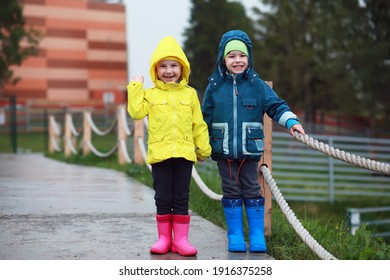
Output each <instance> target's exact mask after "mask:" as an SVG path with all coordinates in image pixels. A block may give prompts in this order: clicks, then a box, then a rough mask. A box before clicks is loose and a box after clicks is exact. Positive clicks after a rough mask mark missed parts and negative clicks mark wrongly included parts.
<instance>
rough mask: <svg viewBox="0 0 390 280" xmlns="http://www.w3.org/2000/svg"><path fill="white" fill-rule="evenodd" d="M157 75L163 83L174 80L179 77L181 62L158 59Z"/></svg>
mask: <svg viewBox="0 0 390 280" xmlns="http://www.w3.org/2000/svg"><path fill="white" fill-rule="evenodd" d="M156 68H157V69H156V70H157V77H158V79H159V80H161V81H163V82H164V83H172V82H176V81H178V80H179V79H180V77H181V69H182V66H181V64H180V63H179V62H178V61H176V60H160V61H159V62H158V63H157V66H156Z"/></svg>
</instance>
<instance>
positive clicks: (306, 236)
mask: <svg viewBox="0 0 390 280" xmlns="http://www.w3.org/2000/svg"><path fill="white" fill-rule="evenodd" d="M260 170H261V172H262V173H263V176H264V179H265V181H266V182H267V184H268V186H269V188H270V190H271V192H272V195H273V196H274V198H275V200H276V202H277V203H278V204H279V207H280V209H281V210H282V212H283V213H284V215H285V216H286V218H287V220H288V222H289V223H290V224H291V225H292V227H293V229H294V230H295V232H296V233H297V234H298V235H299V236H300V237H301V239H302V240H303V241H304V242H305V243H306V244H307V245H308V246H309V247H310V248H311V249H312V251H313V252H314V253H316V254H317V256H318V257H320V258H321V259H323V260H337V259H336V258H335V257H334V256H333V255H332V254H330V253H329V252H328V251H326V250H325V249H324V248H323V247H322V246H321V245H320V244H319V243H318V242H317V241H316V240H315V239H314V238H313V237H312V236H311V235H310V233H309V232H308V231H307V230H306V229H305V228H304V227H303V226H302V224H301V222H300V221H299V220H298V219H297V218H296V216H295V214H294V212H293V211H292V210H291V209H290V207H289V206H288V203H287V202H286V200H285V199H284V198H283V195H282V194H281V192H280V191H279V189H278V187H277V185H276V182H275V180H274V179H273V178H272V176H271V172H270V171H269V169H268V167H267V166H265V165H262V166H261V167H260Z"/></svg>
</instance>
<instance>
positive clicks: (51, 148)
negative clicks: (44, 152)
mask: <svg viewBox="0 0 390 280" xmlns="http://www.w3.org/2000/svg"><path fill="white" fill-rule="evenodd" d="M54 125H55V120H54V116H53V115H49V153H50V154H52V153H54V152H55V151H56V148H55V146H54V141H55V140H56V129H55V127H54Z"/></svg>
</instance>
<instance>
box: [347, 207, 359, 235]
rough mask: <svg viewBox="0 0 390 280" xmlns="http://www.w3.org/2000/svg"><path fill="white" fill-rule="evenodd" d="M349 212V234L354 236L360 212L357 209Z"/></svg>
mask: <svg viewBox="0 0 390 280" xmlns="http://www.w3.org/2000/svg"><path fill="white" fill-rule="evenodd" d="M348 212H349V225H350V226H351V234H352V235H355V233H356V231H357V230H358V229H359V226H360V223H361V221H360V212H359V211H358V210H357V209H354V208H350V209H348Z"/></svg>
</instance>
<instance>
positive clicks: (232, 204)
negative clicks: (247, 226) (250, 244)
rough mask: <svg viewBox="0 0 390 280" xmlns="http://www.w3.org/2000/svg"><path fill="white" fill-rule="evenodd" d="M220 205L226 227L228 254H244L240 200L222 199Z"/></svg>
mask: <svg viewBox="0 0 390 280" xmlns="http://www.w3.org/2000/svg"><path fill="white" fill-rule="evenodd" d="M222 205H223V211H224V214H225V219H226V224H227V227H228V233H227V237H228V241H229V245H228V250H229V252H246V242H245V239H244V229H243V226H242V199H226V198H222Z"/></svg>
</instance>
